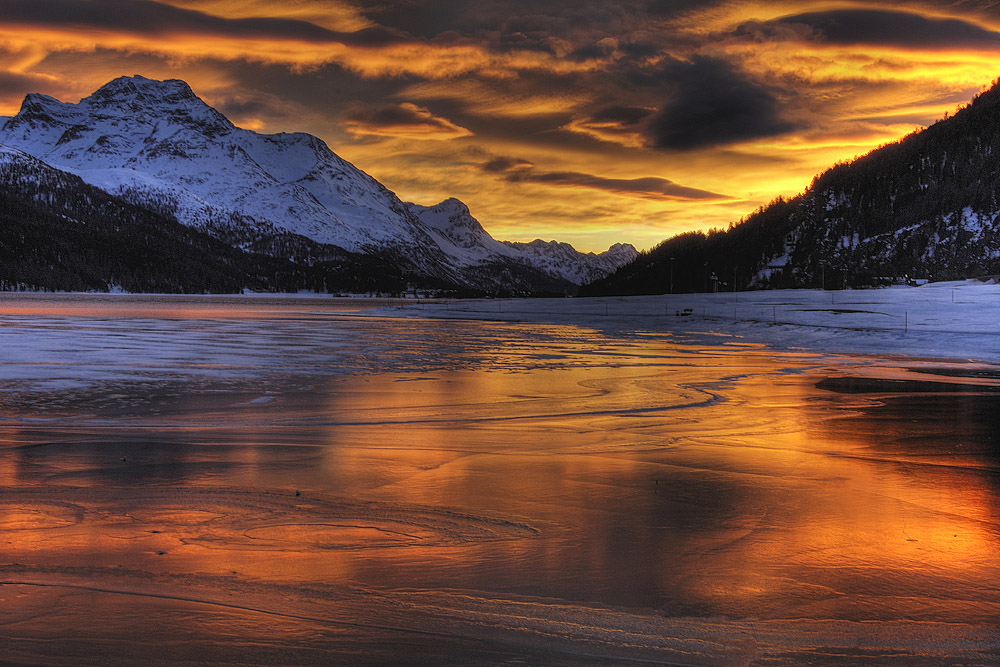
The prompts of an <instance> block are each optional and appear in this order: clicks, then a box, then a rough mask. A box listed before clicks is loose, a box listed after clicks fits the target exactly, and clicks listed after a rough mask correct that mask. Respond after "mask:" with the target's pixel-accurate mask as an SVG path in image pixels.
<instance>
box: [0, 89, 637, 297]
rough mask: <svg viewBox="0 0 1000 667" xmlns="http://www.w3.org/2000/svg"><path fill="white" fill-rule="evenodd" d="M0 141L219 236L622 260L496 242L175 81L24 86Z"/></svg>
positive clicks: (464, 221)
mask: <svg viewBox="0 0 1000 667" xmlns="http://www.w3.org/2000/svg"><path fill="white" fill-rule="evenodd" d="M0 144H2V145H6V146H9V147H13V148H16V149H19V150H21V151H24V152H25V153H28V154H30V155H32V156H34V157H36V158H38V159H40V160H43V161H45V162H46V163H48V164H50V165H52V166H54V167H56V168H58V169H62V170H64V171H68V172H70V173H73V174H77V175H78V176H80V177H81V178H82V179H83V180H85V181H87V182H88V183H91V184H93V185H96V186H97V187H100V188H102V189H104V190H106V191H108V192H111V193H112V194H123V195H125V196H126V197H127V198H129V199H131V200H133V201H139V202H143V203H146V204H149V205H153V206H156V207H158V208H159V209H161V210H166V211H169V212H170V213H172V214H173V215H175V216H176V217H177V218H178V220H180V221H181V222H183V223H185V224H188V225H192V226H196V227H200V228H203V229H206V230H208V231H210V232H216V233H219V232H220V230H223V229H224V230H225V231H226V232H227V234H226V238H228V239H229V240H230V241H232V237H233V234H232V230H233V229H234V228H238V229H241V230H243V233H244V235H245V236H246V237H248V238H247V240H250V239H251V238H252V237H254V236H255V235H259V234H260V233H262V232H268V233H269V232H273V231H287V232H291V233H294V234H300V235H302V236H305V237H307V238H309V239H312V240H313V241H316V242H319V243H326V244H332V245H336V246H339V247H342V248H344V249H347V250H350V251H352V252H385V251H391V252H392V253H395V256H397V257H405V258H406V261H407V262H410V263H412V264H413V265H415V266H416V267H419V268H421V269H422V270H425V271H427V272H428V273H431V274H433V275H439V276H442V277H447V278H449V279H453V280H454V279H460V278H461V276H463V275H466V272H464V271H462V269H464V268H466V267H473V266H477V265H480V264H483V263H489V262H494V261H497V260H504V261H507V262H509V261H514V262H515V263H521V264H525V265H529V266H532V267H535V268H537V269H541V270H542V271H543V272H545V273H547V274H549V275H551V276H557V277H559V278H563V279H567V280H569V281H571V282H573V283H576V284H579V283H580V282H581V281H582V280H583V279H589V277H590V276H591V275H592V273H593V271H595V270H596V271H605V272H606V271H608V270H613V268H616V266H615V264H616V262H619V261H621V263H624V261H627V259H630V258H629V257H628V253H627V252H625V253H623V252H621V251H620V250H619V251H616V252H615V253H612V254H611V255H608V256H607V257H604V255H601V256H596V255H593V256H592V255H584V254H581V253H576V256H578V260H577V261H575V262H574V260H573V257H574V255H573V253H575V252H576V251H573V250H572V249H571V248H569V247H568V246H567V247H563V245H562V244H560V246H559V247H558V253H557V254H556V255H554V256H551V257H549V256H547V255H546V253H545V252H544V250H543V249H540V248H535V247H533V248H531V249H530V250H529V249H527V247H521V246H519V245H505V244H502V243H500V242H498V241H496V240H495V239H493V238H492V237H491V236H490V235H489V234H488V233H487V232H486V231H485V230H484V229H483V228H482V226H481V225H480V224H479V223H478V222H477V221H476V220H475V219H474V218H472V216H471V215H470V214H469V211H468V208H466V207H465V205H464V204H462V203H461V202H458V201H457V200H446V201H445V202H442V203H441V204H439V205H438V206H435V207H421V206H416V205H412V204H405V203H403V202H402V201H400V200H399V199H398V198H397V197H396V195H395V194H393V193H392V192H390V191H389V190H388V189H387V188H385V187H384V186H383V185H382V184H380V183H379V182H378V181H376V180H375V179H374V178H372V177H370V176H369V175H367V174H365V173H364V172H363V171H361V170H359V169H357V168H356V167H354V166H353V165H352V164H350V163H349V162H347V161H345V160H343V159H341V158H340V157H339V156H337V155H336V154H335V153H333V151H331V150H330V149H329V148H328V147H327V146H326V144H325V143H324V142H323V141H322V140H320V139H318V138H317V137H314V136H312V135H308V134H302V133H295V134H284V133H282V134H273V135H262V134H258V133H256V132H252V131H250V130H245V129H241V128H238V127H236V126H234V125H233V124H232V123H231V122H230V121H229V120H228V119H227V118H226V117H225V116H223V115H222V114H221V113H219V112H218V111H216V110H215V109H213V108H212V107H210V106H208V105H207V104H205V103H204V102H203V101H202V100H201V99H199V98H198V97H197V96H196V95H195V94H194V93H193V92H192V90H191V88H190V87H189V86H188V85H187V84H186V83H184V82H183V81H178V80H169V81H155V80H151V79H146V78H144V77H140V76H134V77H122V78H119V79H115V80H114V81H112V82H110V83H108V84H107V85H105V86H103V87H102V88H101V89H100V90H98V91H97V92H95V93H94V94H93V95H91V96H89V97H87V98H84V99H83V100H81V101H80V102H79V103H78V104H72V103H67V102H60V101H58V100H56V99H53V98H51V97H48V96H45V95H38V94H31V95H28V96H27V97H26V98H25V100H24V103H23V104H22V107H21V110H20V112H19V113H18V114H17V115H16V116H14V117H12V118H11V119H9V120H7V121H6V122H5V123H4V124H3V126H2V128H0ZM220 236H222V234H220ZM633 253H634V249H633ZM594 257H603V259H602V260H600V261H595V260H594V259H593V258H594ZM605 267H609V268H607V269H606V268H605Z"/></svg>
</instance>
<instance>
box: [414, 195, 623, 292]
mask: <svg viewBox="0 0 1000 667" xmlns="http://www.w3.org/2000/svg"><path fill="white" fill-rule="evenodd" d="M409 207H410V210H411V211H413V213H414V214H415V215H416V216H417V217H418V218H419V219H420V221H421V222H423V223H424V224H425V225H427V228H428V229H429V230H430V233H431V235H432V236H433V237H434V240H435V241H436V242H437V244H438V246H439V247H441V248H442V249H443V250H444V251H445V252H446V253H448V254H450V255H451V256H454V257H463V258H464V261H465V262H467V263H470V264H477V263H481V262H489V261H491V260H493V259H495V258H496V257H498V256H499V257H508V258H510V259H512V260H516V261H524V262H527V263H528V264H530V265H532V266H534V267H535V268H538V269H540V270H542V271H544V272H545V273H548V274H550V275H553V276H558V277H560V278H564V279H566V280H568V281H570V282H571V283H574V284H577V285H582V284H585V283H589V282H591V281H593V280H596V279H598V278H602V277H604V276H606V275H608V274H609V273H612V272H614V271H615V269H617V268H618V267H620V266H624V265H625V264H628V263H629V262H631V261H632V260H633V259H635V257H636V256H637V255H638V253H637V252H636V249H635V248H634V247H633V246H632V245H630V244H624V243H616V244H614V245H613V246H611V247H610V248H609V249H608V250H606V251H605V252H602V253H599V254H598V253H592V252H591V253H581V252H579V251H578V250H576V249H575V248H574V247H573V246H571V245H570V244H568V243H560V242H558V241H542V240H541V239H535V240H534V241H532V242H530V243H516V242H512V241H497V240H496V239H494V238H493V237H492V236H490V235H489V234H488V233H487V232H486V230H485V229H483V226H482V225H480V224H479V221H478V220H476V219H475V218H474V217H472V213H470V212H469V207H468V206H466V205H465V204H463V203H462V202H461V201H459V200H457V199H446V200H445V201H443V202H441V203H440V204H438V205H436V206H420V205H418V204H409Z"/></svg>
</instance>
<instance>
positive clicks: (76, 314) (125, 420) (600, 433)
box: [0, 284, 1000, 665]
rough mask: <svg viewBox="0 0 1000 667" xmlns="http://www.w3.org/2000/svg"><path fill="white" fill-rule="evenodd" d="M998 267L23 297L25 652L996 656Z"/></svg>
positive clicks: (13, 510)
mask: <svg viewBox="0 0 1000 667" xmlns="http://www.w3.org/2000/svg"><path fill="white" fill-rule="evenodd" d="M952 289H953V290H955V292H954V295H955V303H954V306H952V302H951V296H952V292H951V290H952ZM995 294H996V287H995V286H991V285H973V284H956V285H952V286H940V285H939V286H932V287H929V288H923V287H921V288H913V289H894V290H879V291H872V292H838V293H836V294H834V295H833V296H831V295H830V294H829V293H823V292H812V293H810V292H802V293H798V292H788V293H780V292H773V293H761V294H745V293H741V294H739V295H737V296H738V298H739V299H740V301H739V302H738V303H737V302H736V301H735V299H736V296H734V295H702V296H700V297H696V296H690V295H688V296H682V295H676V296H673V297H645V298H638V299H601V300H573V299H564V300H544V301H462V302H447V303H417V302H413V301H409V302H406V303H405V304H404V302H403V301H395V302H392V303H390V304H387V303H386V302H382V303H372V302H367V303H359V302H345V301H340V300H334V299H317V298H308V297H303V296H299V297H296V298H275V297H262V296H247V297H237V298H233V297H138V296H129V295H3V298H2V299H0V541H2V549H0V608H2V609H3V626H2V627H3V630H2V636H3V640H4V641H3V642H2V643H0V661H3V662H5V663H7V662H9V663H15V664H16V663H29V664H38V663H42V664H53V663H55V664H60V663H62V664H68V663H72V664H92V665H96V664H108V663H109V662H119V663H121V662H129V663H140V664H141V663H163V662H171V661H176V662H184V661H186V662H199V663H206V662H207V663H218V664H290V663H291V664H348V665H351V664H358V665H362V664H373V663H377V664H426V665H468V664H509V663H512V662H514V663H518V662H527V663H531V664H552V665H600V664H608V663H609V662H612V661H613V662H615V663H624V664H629V663H630V662H636V663H643V664H645V663H649V662H653V663H659V664H697V665H732V664H754V663H756V662H760V663H764V664H775V665H799V664H830V663H836V664H857V665H864V664H872V663H876V664H898V665H926V664H954V663H955V662H959V661H960V662H961V663H962V664H973V665H988V664H995V662H996V660H997V657H998V655H1000V628H998V624H997V621H996V619H997V618H1000V594H998V592H997V591H998V587H997V582H998V581H1000V547H998V545H1000V499H998V493H997V487H996V470H997V469H1000V460H998V456H997V452H996V439H995V434H996V433H997V432H1000V410H998V409H997V407H998V406H997V401H998V399H1000V392H998V391H997V390H998V388H1000V366H997V365H996V364H995V363H990V360H991V359H992V358H993V355H995V352H994V349H995V348H994V346H993V343H992V336H990V334H989V327H990V322H989V320H990V318H991V317H993V316H995V314H996V313H995V310H994V308H995V306H994V305H993V300H994V296H995ZM728 299H732V301H730V300H728ZM827 299H831V300H832V299H836V303H835V304H834V303H831V304H827V303H825V301H826V300H827ZM925 302H926V303H925ZM921 303H923V304H924V305H923V307H922V308H918V307H917V306H916V305H915V304H921ZM362 306H364V307H371V306H377V307H378V308H379V309H376V310H367V311H364V312H362V311H361V310H359V308H361V307H362ZM685 307H690V308H692V310H693V311H694V314H692V315H690V316H675V315H673V314H672V313H673V312H674V310H675V309H680V308H685ZM732 307H736V308H738V309H739V308H744V307H745V308H746V309H747V310H748V312H752V310H751V309H755V308H756V309H763V310H764V312H765V314H767V310H768V309H773V310H776V311H777V312H778V313H784V314H783V317H781V318H776V319H778V320H779V322H780V321H781V320H784V321H785V322H787V323H785V324H780V323H779V324H774V323H773V321H772V322H768V321H753V320H751V319H750V318H747V319H746V320H742V319H740V318H738V317H737V318H736V319H732V318H727V317H725V316H724V312H725V310H727V309H729V308H732ZM900 307H903V308H905V309H907V310H903V311H902V312H904V313H907V312H910V309H912V312H913V313H915V314H916V315H915V316H916V327H917V329H916V332H915V333H914V332H913V331H912V330H911V331H910V332H900V331H899V330H897V329H894V328H891V327H876V326H874V325H873V324H871V322H880V321H882V319H880V318H886V317H887V315H885V313H889V314H890V315H891V314H893V313H896V312H898V311H897V310H895V309H897V308H900ZM713 309H718V311H719V312H713ZM785 310H786V311H787V312H784V311H785ZM605 313H607V314H605ZM667 313H669V314H667ZM738 313H739V311H737V314H738ZM935 314H936V315H935ZM390 315H391V316H390ZM942 315H947V316H948V317H950V318H951V319H952V323H951V324H950V325H949V326H951V327H953V328H954V334H953V335H952V334H946V335H945V338H947V339H948V340H949V341H950V342H952V343H954V345H947V344H944V343H941V342H938V341H937V339H936V338H935V337H934V336H933V335H932V333H933V332H934V331H936V329H935V328H934V327H936V326H939V325H937V324H933V323H932V320H931V318H932V316H937V317H941V316H942ZM795 318H801V319H800V320H796V319H795ZM841 318H847V319H841ZM504 319H506V320H508V321H503V320H504ZM758 319H759V318H758ZM765 319H766V318H765ZM831 321H832V323H830V322H831ZM793 322H795V323H794V324H793ZM865 322H869V324H867V325H865V324H864V323H865ZM834 324H836V325H837V327H836V328H835V327H834ZM921 326H924V327H927V329H924V330H922V329H920V327H921ZM830 334H834V335H833V336H832V337H831V336H830ZM938 337H940V332H939V333H938ZM910 339H912V341H915V344H913V343H912V342H909V341H910ZM897 340H902V341H903V342H904V343H905V344H902V345H898V346H895V347H889V348H887V349H889V350H890V351H891V352H892V353H894V354H895V353H902V352H907V351H912V350H924V351H926V355H925V356H924V357H923V358H920V359H914V358H908V357H901V356H871V355H866V356H860V355H851V354H845V352H849V351H851V350H852V349H854V348H856V347H864V346H867V347H869V348H871V349H875V348H877V347H879V346H880V345H887V344H888V343H889V342H892V341H897ZM934 343H936V346H935V345H934ZM807 348H812V349H807ZM956 351H957V352H956ZM919 354H921V355H924V354H925V352H919ZM931 357H933V358H931ZM957 357H968V358H970V359H975V360H976V361H968V360H965V359H962V358H957Z"/></svg>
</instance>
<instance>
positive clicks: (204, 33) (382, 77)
mask: <svg viewBox="0 0 1000 667" xmlns="http://www.w3.org/2000/svg"><path fill="white" fill-rule="evenodd" d="M998 56H1000V3H992V2H979V1H974V0H969V1H962V0H958V1H953V0H940V1H939V2H930V1H928V2H906V1H903V2H894V3H873V2H862V1H853V2H852V1H839V2H838V1H837V0H834V1H833V2H813V1H810V0H795V1H786V2H776V3H754V2H742V1H741V2H731V1H711V0H709V1H704V0H699V1H693V0H620V1H618V2H615V1H614V0H600V1H597V0H593V1H587V0H550V1H549V2H545V3H538V2H528V1H527V0H490V1H486V0H461V1H459V0H433V1H432V0H399V1H395V2H394V1H391V0H390V1H389V2H385V1H384V0H378V1H376V0H355V1H352V2H347V1H345V0H291V1H289V2H282V3H274V2H265V1H263V0H5V2H3V3H0V114H8V115H9V114H13V113H16V111H17V109H18V107H19V105H20V101H21V99H22V97H23V96H24V95H25V94H26V93H28V92H42V93H46V94H49V95H52V96H54V97H57V98H60V99H64V100H71V101H76V100H78V99H79V98H80V97H82V96H84V95H86V94H89V93H90V92H92V91H93V90H94V89H96V88H97V87H98V86H100V85H102V84H103V83H105V82H106V81H108V80H110V79H112V78H114V77H116V76H119V75H122V74H144V75H146V76H150V77H157V78H182V79H184V80H186V81H188V82H189V83H191V85H192V87H193V88H194V89H195V92H197V93H198V94H199V95H201V96H202V97H203V98H204V99H206V101H208V102H209V103H211V104H213V105H215V106H217V107H218V108H219V109H220V110H222V111H223V112H224V113H226V114H227V115H229V116H230V117H231V118H232V119H233V120H234V122H236V123H237V124H239V125H242V126H244V127H249V128H251V129H255V130H258V131H268V132H278V131H300V130H301V131H307V132H312V133H314V134H317V135H319V136H321V137H322V138H324V139H325V140H326V141H327V143H329V144H330V146H331V147H333V148H334V150H336V151H337V152H338V153H339V154H340V155H342V156H343V157H345V158H347V159H349V160H351V161H352V162H354V163H355V164H356V165H358V166H359V167H360V168H362V169H364V170H365V171H368V172H369V173H371V174H372V175H373V176H375V177H376V178H378V179H379V180H381V181H382V182H383V183H385V184H386V185H387V186H388V187H390V188H392V189H393V190H395V191H396V192H398V193H399V194H400V195H401V196H402V197H404V198H406V199H410V200H413V201H417V202H419V203H422V204H432V203H436V202H437V201H439V200H441V199H444V198H446V197H449V196H456V197H459V198H460V199H462V200H464V201H465V202H466V203H468V204H469V205H470V207H471V209H472V212H473V214H475V215H476V216H477V217H478V218H479V219H480V220H481V221H482V222H483V224H484V225H485V226H486V228H487V229H488V230H490V231H491V232H492V233H493V234H494V235H495V236H498V237H500V238H508V239H512V240H531V239H533V238H536V237H541V238H544V239H551V238H558V239H560V240H567V241H570V242H573V243H574V244H576V245H577V246H578V247H581V248H583V249H587V250H592V249H593V250H596V249H600V248H602V247H606V246H607V245H608V244H610V243H612V242H614V241H619V240H622V241H631V242H633V243H635V244H636V245H638V246H640V247H649V246H651V245H653V244H655V243H656V242H658V241H659V240H662V239H663V238H665V237H667V236H669V235H671V234H674V233H677V232H680V231H684V230H688V229H696V228H706V227H711V226H725V225H727V224H728V223H729V222H731V221H734V220H737V219H738V218H740V217H741V216H743V215H745V214H747V213H749V212H751V211H752V210H753V209H755V208H756V207H758V206H760V205H761V204H764V203H766V202H767V201H769V200H770V199H772V198H774V197H775V196H777V195H790V194H795V193H796V192H799V191H801V190H802V189H803V188H804V187H806V186H807V185H808V183H809V181H810V180H811V178H812V176H813V175H814V174H815V173H817V172H818V171H820V170H822V169H823V168H824V167H826V166H829V165H830V164H832V163H834V162H836V161H838V160H844V159H849V158H851V157H853V156H855V155H857V154H861V153H864V152H867V151H868V150H870V149H872V148H874V147H876V146H878V145H879V144H882V143H885V142H888V141H892V140H894V139H896V138H899V137H901V136H903V135H905V134H906V133H908V132H911V131H913V130H914V129H916V128H918V127H921V126H923V125H926V124H929V123H931V122H933V121H934V120H936V119H938V118H940V117H942V115H944V114H945V113H948V112H953V111H954V110H955V108H956V106H958V105H961V104H964V103H966V102H968V101H969V99H971V98H972V96H974V95H975V94H976V93H977V92H979V91H980V90H981V89H982V88H983V87H984V86H986V85H988V84H990V82H992V81H993V80H994V79H995V78H996V77H997V76H998V74H1000V67H998V65H997V63H998V62H1000V58H998Z"/></svg>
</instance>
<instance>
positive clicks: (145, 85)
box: [85, 74, 201, 105]
mask: <svg viewBox="0 0 1000 667" xmlns="http://www.w3.org/2000/svg"><path fill="white" fill-rule="evenodd" d="M184 100H186V101H193V100H198V101H199V102H200V101H201V100H199V99H198V97H197V96H196V95H195V94H194V91H193V90H191V86H189V85H188V84H187V83H185V82H184V81H181V80H180V79H167V80H165V81H158V80H156V79H147V78H146V77H144V76H140V75H138V74H136V75H134V76H120V77H118V78H117V79H114V80H112V81H109V82H108V83H106V84H104V85H103V86H101V87H100V88H98V89H97V91H96V92H94V93H93V94H92V95H90V96H89V97H87V98H85V101H88V102H90V103H91V104H92V105H93V104H95V103H96V104H104V105H108V104H121V103H123V102H132V101H141V102H144V103H146V104H157V105H159V104H176V103H177V102H180V101H184Z"/></svg>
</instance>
